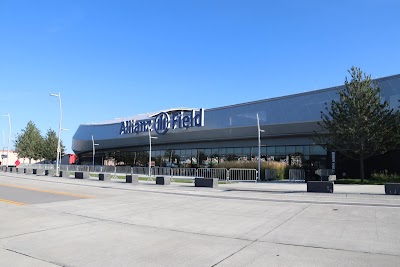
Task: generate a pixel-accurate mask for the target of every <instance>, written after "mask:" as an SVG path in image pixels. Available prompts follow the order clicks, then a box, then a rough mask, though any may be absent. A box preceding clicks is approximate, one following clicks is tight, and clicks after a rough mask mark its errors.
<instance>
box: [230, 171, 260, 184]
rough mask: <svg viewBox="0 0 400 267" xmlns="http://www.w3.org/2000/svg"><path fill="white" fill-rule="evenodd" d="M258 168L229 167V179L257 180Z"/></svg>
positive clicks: (232, 180)
mask: <svg viewBox="0 0 400 267" xmlns="http://www.w3.org/2000/svg"><path fill="white" fill-rule="evenodd" d="M257 172H258V171H257V170H255V169H236V168H232V169H229V181H231V182H257Z"/></svg>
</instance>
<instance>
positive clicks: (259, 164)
mask: <svg viewBox="0 0 400 267" xmlns="http://www.w3.org/2000/svg"><path fill="white" fill-rule="evenodd" d="M257 129H258V177H257V180H259V181H260V180H261V133H262V132H265V131H264V130H261V129H260V118H259V117H258V113H257ZM257 180H256V183H257Z"/></svg>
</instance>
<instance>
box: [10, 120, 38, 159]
mask: <svg viewBox="0 0 400 267" xmlns="http://www.w3.org/2000/svg"><path fill="white" fill-rule="evenodd" d="M14 144H15V150H16V152H17V154H18V157H20V158H28V159H29V163H31V160H32V159H34V160H38V159H42V158H43V157H42V148H43V144H44V140H43V137H42V136H41V135H40V131H39V129H38V128H37V127H36V125H35V124H34V123H33V122H32V121H29V122H28V124H27V125H26V128H25V129H23V130H22V133H21V134H18V135H17V138H16V140H15V143H14Z"/></svg>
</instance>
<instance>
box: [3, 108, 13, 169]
mask: <svg viewBox="0 0 400 267" xmlns="http://www.w3.org/2000/svg"><path fill="white" fill-rule="evenodd" d="M1 116H3V117H8V127H9V129H10V132H9V133H8V147H7V161H6V166H7V167H8V159H9V158H10V143H11V116H10V113H7V115H1Z"/></svg>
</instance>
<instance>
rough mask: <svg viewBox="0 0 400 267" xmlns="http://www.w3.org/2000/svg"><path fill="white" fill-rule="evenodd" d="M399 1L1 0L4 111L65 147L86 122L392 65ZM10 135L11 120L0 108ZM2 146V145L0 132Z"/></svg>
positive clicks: (399, 58)
mask: <svg viewBox="0 0 400 267" xmlns="http://www.w3.org/2000/svg"><path fill="white" fill-rule="evenodd" d="M399 11H400V2H399V1H397V0H380V1H369V0H363V1H361V0H360V1H352V0H348V1H340V0H338V1H306V0H305V1H285V0H283V1H267V0H264V1H256V0H243V1H235V0H230V1H221V0H212V1H208V0H193V1H189V0H182V1H174V0H170V1H165V0H164V1H151V0H149V1H134V0H131V1H120V0H113V1H101V0H97V1H89V0H86V1H85V0H79V1H73V0H69V1H67V0H65V1H61V0H60V1H56V0H35V1H30V0H29V1H28V0H27V1H19V0H1V1H0V115H1V114H7V113H10V114H11V120H12V138H14V136H15V135H16V134H18V133H20V132H21V130H22V129H23V128H25V126H26V124H27V123H28V121H29V120H32V121H33V122H34V123H35V124H36V125H37V126H38V128H39V129H40V130H41V132H42V134H45V133H46V131H47V129H49V128H52V129H54V130H57V129H58V121H59V104H58V100H57V99H56V98H54V97H51V96H50V95H49V94H50V93H58V92H60V93H61V98H62V104H63V128H68V129H69V131H63V132H62V140H63V142H64V144H65V145H66V148H67V152H72V150H71V143H72V136H73V135H74V133H75V131H76V129H77V128H78V126H79V124H81V123H89V122H101V121H106V120H110V119H113V118H120V117H129V116H133V115H136V114H140V113H147V112H154V111H158V110H162V109H167V108H173V107H193V108H200V107H203V108H213V107H220V106H225V105H231V104H237V103H242V102H248V101H253V100H259V99H265V98H271V97H277V96H283V95H289V94H294V93H300V92H305V91H311V90H315V89H322V88H326V87H331V86H336V85H341V84H343V82H344V79H345V77H346V75H347V70H348V69H349V68H350V67H351V66H353V65H354V66H357V67H360V68H362V70H363V71H365V72H366V73H368V74H371V75H372V77H374V78H378V77H383V76H389V75H394V74H399V73H400V69H399V62H400V49H399V48H400V34H398V32H399V28H400V16H399ZM1 131H4V132H5V141H6V142H5V143H7V138H8V121H7V118H6V117H0V138H2V136H1ZM0 143H1V147H4V146H7V144H3V140H2V139H0Z"/></svg>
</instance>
